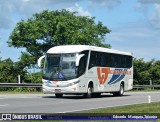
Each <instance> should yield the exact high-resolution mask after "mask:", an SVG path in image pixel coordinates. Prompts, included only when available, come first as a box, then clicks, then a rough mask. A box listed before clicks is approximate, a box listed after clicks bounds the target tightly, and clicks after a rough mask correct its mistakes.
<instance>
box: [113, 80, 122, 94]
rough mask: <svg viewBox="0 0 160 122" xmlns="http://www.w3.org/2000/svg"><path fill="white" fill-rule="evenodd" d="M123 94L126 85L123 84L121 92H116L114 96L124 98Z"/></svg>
mask: <svg viewBox="0 0 160 122" xmlns="http://www.w3.org/2000/svg"><path fill="white" fill-rule="evenodd" d="M123 93H124V84H123V83H121V85H120V89H119V91H118V92H114V93H113V96H123Z"/></svg>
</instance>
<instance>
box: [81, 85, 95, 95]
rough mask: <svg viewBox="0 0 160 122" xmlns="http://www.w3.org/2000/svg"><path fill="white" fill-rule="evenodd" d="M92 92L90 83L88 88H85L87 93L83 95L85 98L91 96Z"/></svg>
mask: <svg viewBox="0 0 160 122" xmlns="http://www.w3.org/2000/svg"><path fill="white" fill-rule="evenodd" d="M92 92H93V87H92V85H88V88H87V93H84V94H83V96H84V97H85V98H91V97H92V94H93V93H92Z"/></svg>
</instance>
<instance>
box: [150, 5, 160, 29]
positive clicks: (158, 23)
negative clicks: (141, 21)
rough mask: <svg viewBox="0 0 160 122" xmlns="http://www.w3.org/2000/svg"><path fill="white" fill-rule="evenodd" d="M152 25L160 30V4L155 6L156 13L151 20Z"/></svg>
mask: <svg viewBox="0 0 160 122" xmlns="http://www.w3.org/2000/svg"><path fill="white" fill-rule="evenodd" d="M149 21H150V23H151V24H152V25H153V26H154V27H155V28H157V29H160V4H155V5H154V11H153V13H152V14H151V16H150V18H149Z"/></svg>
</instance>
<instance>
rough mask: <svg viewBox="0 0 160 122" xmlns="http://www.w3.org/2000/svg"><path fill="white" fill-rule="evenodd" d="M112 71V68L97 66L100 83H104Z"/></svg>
mask: <svg viewBox="0 0 160 122" xmlns="http://www.w3.org/2000/svg"><path fill="white" fill-rule="evenodd" d="M109 73H110V68H97V75H98V80H99V82H100V84H104V83H105V82H106V80H107V78H108V74H109Z"/></svg>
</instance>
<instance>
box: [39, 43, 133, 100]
mask: <svg viewBox="0 0 160 122" xmlns="http://www.w3.org/2000/svg"><path fill="white" fill-rule="evenodd" d="M43 58H44V59H45V60H44V66H43V76H42V82H43V85H42V88H43V92H44V93H54V94H55V96H56V97H62V96H63V94H83V95H84V97H88V98H90V97H92V96H99V95H100V94H101V93H112V94H113V95H123V92H124V91H127V90H130V89H132V87H133V67H132V55H131V54H130V53H123V52H118V51H115V50H112V49H107V48H101V47H95V46H86V45H66V46H56V47H53V48H51V49H49V50H48V51H47V53H46V55H45V56H42V57H40V58H39V59H38V66H39V67H41V62H42V59H43ZM123 60H124V62H125V63H127V62H128V63H129V65H128V66H125V67H123V66H122V63H123V65H124V62H123ZM113 61H114V62H113ZM109 63H110V64H109ZM114 64H116V65H117V66H116V65H114ZM118 65H119V66H118Z"/></svg>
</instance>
